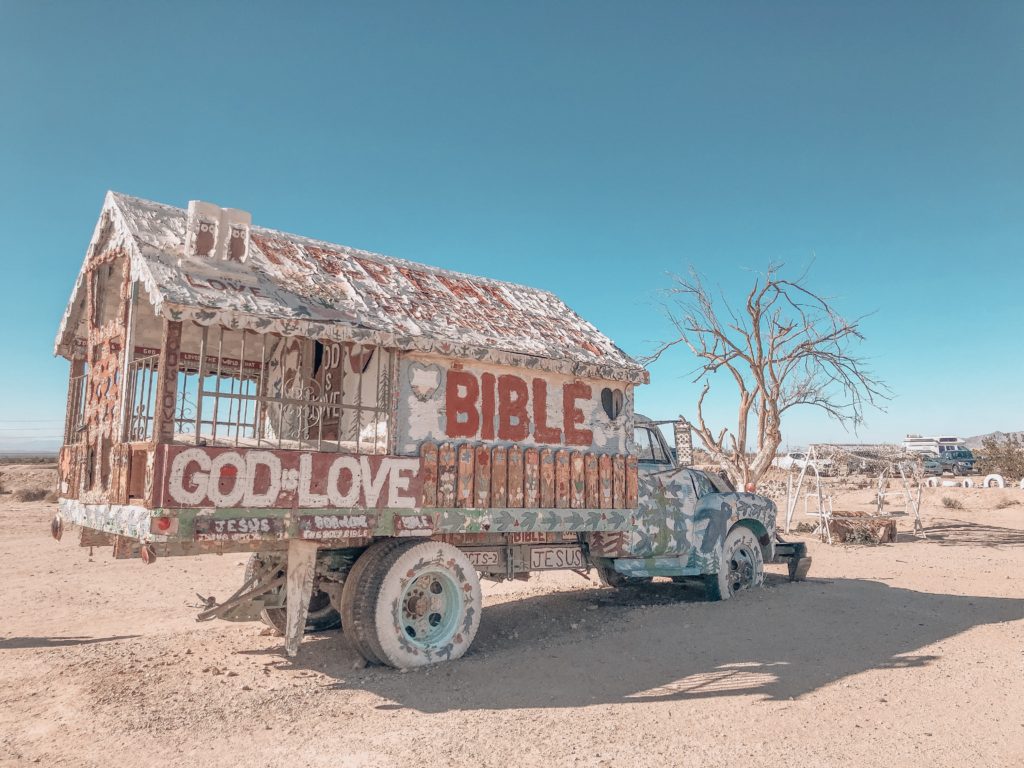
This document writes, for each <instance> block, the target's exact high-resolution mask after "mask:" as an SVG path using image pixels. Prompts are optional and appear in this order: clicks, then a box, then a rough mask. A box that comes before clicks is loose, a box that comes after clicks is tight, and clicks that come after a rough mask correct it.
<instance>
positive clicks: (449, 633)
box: [357, 541, 483, 669]
mask: <svg viewBox="0 0 1024 768" xmlns="http://www.w3.org/2000/svg"><path fill="white" fill-rule="evenodd" d="M363 578H364V579H367V580H368V584H367V587H368V591H369V592H370V595H371V599H370V600H369V601H368V602H367V603H366V604H365V605H364V606H363V607H364V610H365V609H371V610H372V615H373V624H372V627H370V630H371V631H369V632H367V633H366V640H367V643H368V645H369V648H370V650H371V651H372V652H373V654H374V656H376V657H377V659H379V660H380V661H381V662H382V663H384V664H387V665H389V666H392V667H397V668H399V669H412V668H414V667H422V666H426V665H428V664H436V663H438V662H441V661H451V660H453V659H457V658H459V657H460V656H462V655H463V654H464V653H465V652H466V651H467V650H469V646H470V645H471V644H472V642H473V638H474V637H476V631H477V628H478V627H479V626H480V612H481V609H482V607H483V598H482V596H481V593H480V579H479V577H478V576H477V573H476V569H474V568H473V564H472V563H470V562H469V559H468V558H467V557H466V556H465V555H464V554H463V553H462V552H460V551H459V550H458V549H456V548H455V547H453V546H452V545H451V544H444V543H442V542H438V541H405V542H402V544H401V545H400V546H398V547H396V548H395V549H393V550H391V551H389V552H387V553H386V554H385V555H383V556H382V557H381V558H380V560H379V561H378V562H377V564H376V565H375V566H373V567H371V568H369V569H368V570H367V571H366V572H365V573H364V574H363ZM358 619H359V617H358V616H357V621H358Z"/></svg>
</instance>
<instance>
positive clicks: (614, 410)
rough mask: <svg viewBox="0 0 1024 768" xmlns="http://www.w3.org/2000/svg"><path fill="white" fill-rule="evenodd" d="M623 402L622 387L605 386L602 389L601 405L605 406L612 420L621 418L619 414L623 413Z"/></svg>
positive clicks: (605, 410)
mask: <svg viewBox="0 0 1024 768" xmlns="http://www.w3.org/2000/svg"><path fill="white" fill-rule="evenodd" d="M622 402H623V395H622V390H621V389H610V388H609V387H605V388H604V389H602V390H601V405H602V406H603V407H604V412H605V413H607V414H608V418H609V419H611V420H612V421H615V419H617V418H619V414H620V413H622Z"/></svg>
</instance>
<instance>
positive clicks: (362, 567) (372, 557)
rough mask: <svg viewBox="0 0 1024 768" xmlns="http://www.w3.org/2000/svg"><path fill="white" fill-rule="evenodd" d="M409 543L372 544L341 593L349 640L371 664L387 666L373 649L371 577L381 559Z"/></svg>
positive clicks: (394, 541) (386, 540) (350, 574)
mask: <svg viewBox="0 0 1024 768" xmlns="http://www.w3.org/2000/svg"><path fill="white" fill-rule="evenodd" d="M405 543H407V542H406V541H403V540H402V539H385V540H384V541H378V542H376V543H375V544H371V545H370V547H369V548H367V549H366V550H365V551H364V552H363V554H361V555H360V556H359V558H358V559H357V560H356V562H355V565H353V566H352V570H351V571H349V574H348V578H347V579H345V585H344V586H343V587H342V590H341V623H342V626H343V627H344V630H345V637H346V638H347V639H348V641H349V642H350V643H351V644H352V647H353V648H355V649H356V651H357V652H358V653H359V655H360V656H362V657H363V658H364V659H366V660H367V661H368V662H370V663H371V664H381V663H383V662H382V661H381V659H380V657H379V656H377V654H375V653H374V652H373V649H372V647H371V646H370V641H369V638H370V632H371V629H372V627H373V609H372V607H371V605H370V601H371V598H372V594H371V586H372V584H373V582H374V578H373V577H372V576H371V575H370V572H371V571H372V570H373V568H374V566H376V565H377V564H378V563H379V562H380V559H381V558H382V557H383V556H384V555H386V554H388V553H389V552H391V551H392V550H394V549H395V548H396V547H400V546H402V545H403V544H405Z"/></svg>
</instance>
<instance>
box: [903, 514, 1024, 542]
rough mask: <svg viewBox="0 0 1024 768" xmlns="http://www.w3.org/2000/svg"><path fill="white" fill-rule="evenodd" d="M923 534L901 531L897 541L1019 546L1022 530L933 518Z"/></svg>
mask: <svg viewBox="0 0 1024 768" xmlns="http://www.w3.org/2000/svg"><path fill="white" fill-rule="evenodd" d="M924 532H925V536H923V537H921V536H914V535H913V534H909V533H901V534H900V537H899V543H900V544H905V543H912V542H925V541H930V542H932V543H934V544H939V545H942V546H946V547H952V546H971V547H1021V546H1024V530H1021V529H1020V528H1003V527H1000V526H998V525H984V524H982V523H971V522H968V521H966V520H935V521H932V522H931V523H929V525H928V527H927V528H925V530H924Z"/></svg>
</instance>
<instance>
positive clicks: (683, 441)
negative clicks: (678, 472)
mask: <svg viewBox="0 0 1024 768" xmlns="http://www.w3.org/2000/svg"><path fill="white" fill-rule="evenodd" d="M672 433H673V437H674V438H675V443H676V466H677V467H689V466H692V465H693V431H692V429H691V427H690V422H688V421H687V420H686V419H685V418H683V417H682V416H680V417H679V418H678V419H677V420H676V421H675V423H674V424H673V425H672Z"/></svg>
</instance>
